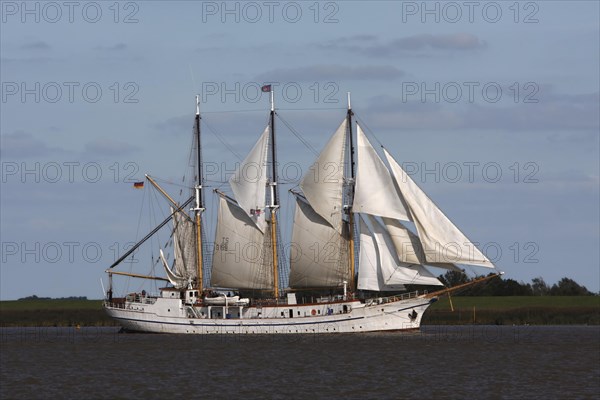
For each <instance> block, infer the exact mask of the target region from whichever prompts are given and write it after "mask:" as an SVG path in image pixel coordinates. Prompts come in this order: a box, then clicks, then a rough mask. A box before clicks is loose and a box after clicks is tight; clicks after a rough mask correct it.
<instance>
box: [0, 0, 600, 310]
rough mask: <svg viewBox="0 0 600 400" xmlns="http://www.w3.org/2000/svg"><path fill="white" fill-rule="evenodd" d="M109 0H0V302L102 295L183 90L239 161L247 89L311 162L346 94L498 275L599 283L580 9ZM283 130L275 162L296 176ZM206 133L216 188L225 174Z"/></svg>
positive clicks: (594, 116) (185, 125)
mask: <svg viewBox="0 0 600 400" xmlns="http://www.w3.org/2000/svg"><path fill="white" fill-rule="evenodd" d="M115 4H116V3H114V2H76V3H75V4H74V5H73V6H72V7H73V8H72V9H70V8H69V7H68V6H65V5H64V4H62V3H52V2H50V3H48V2H34V1H32V2H27V3H22V2H7V1H3V2H2V3H1V7H2V10H1V11H2V24H1V28H0V29H1V31H0V33H1V38H0V46H1V47H0V52H1V54H0V56H1V58H0V64H1V69H0V73H1V77H0V78H1V81H2V99H1V103H0V106H1V111H0V117H1V121H0V133H1V142H0V143H1V153H0V155H1V162H2V181H1V191H0V201H1V204H0V214H1V215H0V217H1V227H0V234H1V239H0V241H1V242H2V260H1V270H0V274H1V275H0V277H1V279H0V299H3V300H4V299H15V298H19V297H23V296H27V295H31V294H37V295H38V296H53V297H60V296H72V295H84V296H88V297H90V298H100V297H101V296H102V291H101V286H100V278H102V277H104V274H103V271H104V269H105V268H106V267H107V266H108V265H109V264H110V263H111V262H112V260H113V259H114V255H115V253H118V252H121V251H122V248H124V247H125V246H126V244H127V243H128V242H131V241H135V240H136V238H140V237H142V236H143V235H144V232H145V231H146V230H148V229H150V225H151V224H150V222H144V223H143V224H141V223H139V221H140V211H139V210H140V206H141V205H142V202H143V201H145V203H144V207H147V206H148V204H149V203H148V199H149V197H148V196H150V195H149V194H148V193H146V192H145V191H139V190H133V189H132V188H131V186H132V182H133V181H136V180H142V179H143V176H144V173H148V174H151V175H153V176H157V177H160V178H163V179H164V180H167V181H173V182H180V181H181V175H182V174H183V173H184V172H185V170H186V165H187V157H188V152H189V147H190V134H191V127H192V123H193V113H194V95H195V94H201V96H202V100H203V102H202V106H201V107H202V111H203V116H204V119H205V121H206V122H207V123H208V125H209V126H210V127H211V128H213V129H214V130H216V131H218V133H219V134H220V135H222V136H223V137H225V138H226V140H227V142H228V143H230V144H231V146H232V147H233V149H234V150H235V152H236V153H239V154H241V155H243V154H245V153H246V152H247V151H248V150H249V149H250V147H251V146H252V144H253V142H254V141H255V140H256V139H257V138H258V136H259V135H260V133H262V130H263V129H264V125H265V123H266V121H267V113H268V99H267V96H266V95H261V94H260V93H259V92H257V90H256V89H257V88H258V87H259V86H260V85H262V84H263V83H265V82H274V83H275V84H276V86H275V87H276V102H277V107H278V112H279V114H280V115H281V116H282V117H283V118H284V119H285V120H286V121H288V122H289V123H290V124H291V125H292V126H293V127H294V128H295V130H297V131H298V132H300V133H301V134H302V135H303V137H304V138H305V139H306V140H307V141H308V142H309V143H310V145H311V146H312V147H314V148H316V149H320V148H321V147H322V146H323V145H324V143H325V141H326V139H327V137H328V136H329V135H330V134H331V133H332V132H333V131H334V130H335V129H336V127H337V126H338V125H339V122H340V121H341V119H342V118H343V117H344V107H345V97H346V92H347V91H350V92H352V105H353V109H354V110H355V112H356V114H357V116H358V117H359V118H360V120H361V121H362V122H363V124H364V128H365V130H366V131H367V133H368V134H369V135H370V138H371V140H372V141H375V138H376V139H378V140H379V141H381V142H382V143H384V144H385V146H386V147H387V148H388V149H389V150H390V152H391V153H392V154H394V155H395V156H396V158H397V159H398V161H399V162H401V163H403V164H404V165H405V167H406V168H407V169H410V171H412V173H413V178H414V179H415V180H416V181H417V182H418V183H419V184H420V185H421V186H422V187H423V188H424V189H425V191H426V192H427V193H428V194H429V195H430V197H432V198H433V200H434V201H435V202H436V203H437V204H438V205H439V206H440V207H441V208H442V209H443V210H444V211H445V213H446V214H447V215H448V216H449V217H450V218H451V219H452V220H453V221H454V222H455V223H456V224H457V225H458V226H459V227H460V228H461V229H462V230H463V231H464V232H465V233H466V234H467V235H468V236H469V237H470V238H471V239H472V240H473V241H475V242H479V243H481V245H482V246H483V247H484V248H485V249H486V250H487V251H488V252H489V253H488V256H490V257H492V258H495V261H496V264H497V265H498V267H499V269H501V270H503V271H505V272H506V276H507V277H509V278H513V279H516V280H523V281H526V282H528V281H530V280H531V279H532V278H534V277H538V276H542V277H543V278H544V279H545V280H546V282H548V283H554V282H556V281H557V280H559V279H560V278H562V277H564V276H568V277H571V278H573V279H575V280H576V281H578V282H579V283H581V284H584V285H585V286H587V287H588V288H589V289H590V290H593V291H598V290H600V272H599V261H600V260H599V250H598V243H599V239H600V238H599V236H600V232H599V219H600V216H599V207H598V204H599V202H600V201H599V200H600V199H599V197H600V196H599V111H598V110H599V103H600V101H599V87H600V83H599V69H600V62H599V52H598V49H599V48H600V43H599V36H600V31H599V26H598V24H599V23H598V20H599V19H598V15H599V4H598V3H597V2H593V1H581V2H578V1H574V2H572V1H569V2H567V1H548V2H545V1H534V2H518V3H515V2H474V3H473V6H472V8H471V9H470V8H469V6H467V5H465V4H464V3H463V2H450V3H448V2H427V3H423V2H391V1H389V2H388V1H382V2H379V1H351V2H318V3H317V2H310V1H309V2H278V1H276V2H272V3H268V2H267V3H265V2H235V1H232V2H227V3H223V2H191V1H190V2H163V1H134V2H121V3H118V4H117V6H115ZM230 111H244V112H230ZM283 125H284V124H283V123H281V122H278V126H279V127H280V129H279V130H278V132H279V139H278V140H279V142H278V145H279V150H280V154H279V159H280V161H281V162H282V163H288V164H289V165H293V166H296V165H299V166H300V167H301V168H306V166H307V165H309V163H310V162H311V160H312V158H313V157H314V154H313V153H312V152H311V151H310V150H309V149H307V148H306V147H304V145H302V144H301V143H300V142H299V141H298V140H297V139H296V138H295V137H294V136H293V135H292V134H291V133H290V132H289V130H287V129H285V128H284V126H283ZM207 130H208V129H204V132H205V134H204V137H205V141H204V149H205V160H206V161H207V162H208V163H211V165H213V166H218V168H219V172H218V173H216V174H215V176H214V178H215V180H222V179H221V177H220V175H222V174H223V173H222V171H223V170H232V169H234V168H235V162H237V161H238V160H237V158H236V157H235V155H233V154H232V153H231V152H230V151H229V150H228V149H227V148H226V147H225V146H223V144H222V143H221V142H220V141H219V140H218V139H217V138H216V137H215V136H214V135H213V134H211V133H210V132H207ZM288 172H290V171H288ZM211 178H212V177H211ZM218 186H219V185H218ZM220 186H222V185H220ZM166 187H167V188H168V189H169V190H171V191H173V192H174V193H177V192H178V190H179V187H178V186H176V185H167V186H166ZM291 187H293V184H290V185H282V189H283V190H282V200H283V202H284V205H283V206H282V216H283V218H284V219H286V218H287V219H289V218H291V212H292V209H291V207H290V206H289V205H288V203H291V202H289V198H288V195H287V194H286V191H287V189H289V188H291ZM207 197H208V198H209V205H211V204H212V195H207ZM143 199H146V200H143ZM142 208H143V207H142ZM142 220H143V219H142ZM207 222H208V225H209V230H210V229H211V228H212V227H213V226H214V218H213V219H210V218H209V220H208V221H207ZM211 224H212V225H211ZM288 226H289V224H288ZM282 228H283V229H284V231H285V229H286V228H287V227H286V225H285V224H283V225H282ZM283 234H284V237H285V236H286V235H287V236H289V233H286V232H284V233H283ZM498 250H499V251H500V253H498ZM143 262H144V261H143V260H140V263H143ZM142 269H143V268H142ZM146 269H147V268H146ZM138 285H139V282H132V283H130V286H129V288H133V289H135V288H137V286H138Z"/></svg>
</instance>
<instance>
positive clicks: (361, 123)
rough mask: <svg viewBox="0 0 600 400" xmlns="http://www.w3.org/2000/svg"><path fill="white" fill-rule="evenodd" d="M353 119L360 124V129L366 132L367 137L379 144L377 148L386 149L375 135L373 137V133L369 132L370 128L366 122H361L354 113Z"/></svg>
mask: <svg viewBox="0 0 600 400" xmlns="http://www.w3.org/2000/svg"><path fill="white" fill-rule="evenodd" d="M354 118H355V119H356V120H357V121H359V122H360V127H361V129H362V130H363V131H365V132H368V133H369V135H370V136H371V137H373V139H375V141H376V142H377V143H379V146H381V147H382V148H386V147H385V146H384V145H383V143H382V142H381V141H380V140H379V138H378V137H377V135H375V133H374V132H373V131H372V130H371V128H369V126H368V125H367V124H366V122H364V121H363V119H362V118H361V117H359V116H358V115H356V113H354Z"/></svg>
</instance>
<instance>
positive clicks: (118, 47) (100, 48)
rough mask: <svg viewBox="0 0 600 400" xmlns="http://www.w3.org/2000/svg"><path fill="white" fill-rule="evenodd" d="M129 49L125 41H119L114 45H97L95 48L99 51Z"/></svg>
mask: <svg viewBox="0 0 600 400" xmlns="http://www.w3.org/2000/svg"><path fill="white" fill-rule="evenodd" d="M126 49H127V45H126V44H125V43H117V44H114V45H112V46H96V47H94V50H98V51H123V50H126Z"/></svg>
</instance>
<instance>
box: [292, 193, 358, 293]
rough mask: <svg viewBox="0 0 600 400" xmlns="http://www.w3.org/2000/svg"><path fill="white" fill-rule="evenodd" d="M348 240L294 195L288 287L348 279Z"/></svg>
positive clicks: (325, 284) (338, 284) (318, 285)
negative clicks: (294, 210) (294, 204)
mask: <svg viewBox="0 0 600 400" xmlns="http://www.w3.org/2000/svg"><path fill="white" fill-rule="evenodd" d="M347 254H348V241H347V240H346V239H345V238H344V237H343V235H340V234H339V233H338V232H337V231H336V230H335V229H333V228H332V227H331V225H330V224H329V222H327V221H326V220H325V219H324V218H323V217H321V216H320V215H319V214H318V213H317V212H316V211H315V210H314V209H313V208H312V207H311V205H310V204H308V203H307V202H306V201H305V200H303V199H301V198H300V197H299V196H296V212H295V215H294V226H293V230H292V246H291V249H290V269H291V271H290V283H289V284H290V287H292V288H322V287H341V286H342V284H343V281H348V280H349V274H348V258H347Z"/></svg>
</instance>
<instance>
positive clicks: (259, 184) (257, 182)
mask: <svg viewBox="0 0 600 400" xmlns="http://www.w3.org/2000/svg"><path fill="white" fill-rule="evenodd" d="M269 135H270V130H269V126H267V127H266V128H265V130H264V132H263V134H262V135H261V137H260V138H259V139H258V141H257V142H256V144H255V145H254V147H253V148H252V150H251V151H250V153H249V154H248V156H247V157H246V159H245V160H244V161H243V162H242V163H241V164H240V166H239V167H238V169H237V170H236V171H235V174H234V175H233V176H232V177H231V179H230V180H229V184H230V185H231V189H232V190H233V193H234V194H235V199H236V200H237V202H238V203H239V205H240V206H241V207H242V209H243V210H244V211H245V212H246V213H247V214H248V216H249V217H250V219H252V220H253V221H254V223H255V224H256V226H258V228H259V229H260V230H261V231H263V232H264V231H265V229H266V226H267V221H266V220H265V193H266V186H267V156H268V147H269Z"/></svg>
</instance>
